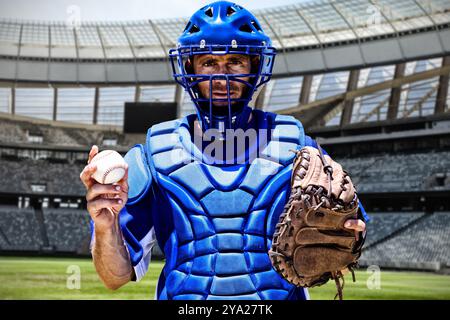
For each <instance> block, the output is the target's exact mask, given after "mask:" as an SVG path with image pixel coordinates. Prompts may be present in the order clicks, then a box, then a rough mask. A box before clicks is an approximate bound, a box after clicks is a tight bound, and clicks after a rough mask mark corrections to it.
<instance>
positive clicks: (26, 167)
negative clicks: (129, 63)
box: [0, 159, 86, 196]
mask: <svg viewBox="0 0 450 320" xmlns="http://www.w3.org/2000/svg"><path fill="white" fill-rule="evenodd" d="M83 167H84V166H83V165H82V164H69V163H52V162H50V161H47V160H32V159H22V160H6V159H0V174H1V176H2V177H4V179H5V180H6V182H7V183H2V184H1V185H0V192H11V191H12V192H16V193H19V194H22V193H33V190H32V189H31V185H32V184H33V183H39V184H45V185H46V191H45V193H49V194H55V195H60V196H62V195H74V196H81V195H83V194H85V192H86V189H85V188H84V186H83V184H82V183H81V181H80V172H81V170H82V169H83ZM68 182H70V183H68Z"/></svg>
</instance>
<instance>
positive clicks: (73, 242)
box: [43, 208, 90, 253]
mask: <svg viewBox="0 0 450 320" xmlns="http://www.w3.org/2000/svg"><path fill="white" fill-rule="evenodd" d="M43 213H44V224H45V228H46V230H47V236H48V241H49V244H50V245H51V246H53V247H54V249H55V250H56V251H58V252H73V253H74V252H77V251H78V249H79V247H80V246H81V245H82V243H83V242H84V240H85V239H86V238H90V227H89V215H88V213H87V212H86V211H84V210H76V209H61V208H60V209H43Z"/></svg>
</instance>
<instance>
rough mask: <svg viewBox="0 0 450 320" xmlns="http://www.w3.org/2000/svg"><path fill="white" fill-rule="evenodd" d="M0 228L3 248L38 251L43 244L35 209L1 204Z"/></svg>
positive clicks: (0, 243) (0, 242)
mask: <svg viewBox="0 0 450 320" xmlns="http://www.w3.org/2000/svg"><path fill="white" fill-rule="evenodd" d="M0 229H1V233H2V235H3V236H5V237H6V239H3V241H0V245H1V249H2V250H18V251H36V250H39V249H40V248H41V246H42V244H43V242H42V239H41V236H40V232H39V225H38V223H37V219H36V217H35V214H34V210H33V209H19V208H17V207H15V206H5V205H2V206H0ZM2 238H3V237H2V236H0V239H2Z"/></svg>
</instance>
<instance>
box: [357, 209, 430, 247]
mask: <svg viewBox="0 0 450 320" xmlns="http://www.w3.org/2000/svg"><path fill="white" fill-rule="evenodd" d="M423 215H424V213H423V212H386V213H371V214H370V222H369V223H368V224H367V235H366V242H365V244H364V246H365V247H369V246H371V245H373V244H374V243H376V242H378V241H380V240H382V239H385V238H386V237H388V236H390V235H392V234H393V233H394V232H396V231H398V230H400V229H402V228H404V227H406V226H407V225H408V224H410V223H411V222H413V221H415V220H417V219H419V218H420V217H422V216H423Z"/></svg>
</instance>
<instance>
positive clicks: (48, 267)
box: [0, 257, 450, 300]
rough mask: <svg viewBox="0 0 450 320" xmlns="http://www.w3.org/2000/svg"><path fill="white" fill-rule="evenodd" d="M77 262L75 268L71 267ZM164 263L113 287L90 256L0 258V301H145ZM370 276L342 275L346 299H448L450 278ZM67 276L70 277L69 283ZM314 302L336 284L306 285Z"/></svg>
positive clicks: (415, 274)
mask: <svg viewBox="0 0 450 320" xmlns="http://www.w3.org/2000/svg"><path fill="white" fill-rule="evenodd" d="M73 266H75V267H73ZM162 266H163V262H160V261H152V263H151V265H150V269H149V272H148V273H147V275H146V276H145V277H144V278H143V279H142V280H141V281H140V282H138V283H129V284H127V285H125V286H124V287H122V288H120V289H118V290H116V291H111V290H108V289H106V288H105V287H104V286H103V284H102V283H101V282H100V280H99V278H98V276H97V274H96V273H95V270H94V267H93V264H92V261H91V260H90V259H72V258H36V257H33V258H26V257H0V299H50V300H52V299H67V300H70V299H83V300H92V299H143V300H149V299H153V298H154V292H155V288H156V283H157V279H158V276H159V273H160V271H161V268H162ZM73 268H75V269H78V268H79V270H80V282H79V283H80V288H79V289H76V288H75V289H69V288H68V285H67V284H68V282H69V287H70V284H71V283H72V282H71V281H70V279H72V278H73V273H71V272H70V270H71V269H73ZM371 276H372V274H371V273H368V272H366V271H365V270H359V271H357V272H356V279H357V281H356V282H355V283H352V282H351V276H350V275H347V276H346V280H347V281H346V284H345V290H344V298H345V299H377V300H378V299H384V300H394V299H450V276H448V275H437V274H433V273H422V272H393V271H383V270H382V271H381V274H380V288H379V289H372V290H370V289H368V287H367V279H368V278H369V277H371ZM68 280H69V281H68ZM309 292H310V295H311V298H312V299H314V300H318V299H325V300H330V299H333V298H334V295H335V293H336V288H335V285H334V282H329V283H327V284H326V285H324V286H322V287H318V288H313V289H310V291H309Z"/></svg>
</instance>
